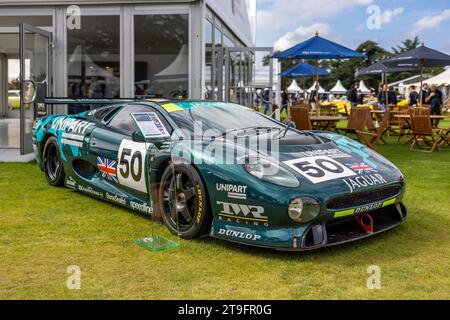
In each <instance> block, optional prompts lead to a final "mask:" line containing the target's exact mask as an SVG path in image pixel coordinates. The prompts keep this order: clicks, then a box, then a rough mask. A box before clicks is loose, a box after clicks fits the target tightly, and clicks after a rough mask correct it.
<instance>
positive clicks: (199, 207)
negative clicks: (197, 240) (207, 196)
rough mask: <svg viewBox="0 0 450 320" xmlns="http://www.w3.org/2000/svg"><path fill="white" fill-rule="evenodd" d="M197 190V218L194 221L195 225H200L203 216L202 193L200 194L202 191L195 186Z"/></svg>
mask: <svg viewBox="0 0 450 320" xmlns="http://www.w3.org/2000/svg"><path fill="white" fill-rule="evenodd" d="M195 189H196V190H197V199H198V204H197V217H196V219H195V222H197V224H200V221H201V220H202V215H203V193H202V189H201V188H200V186H199V185H196V188H195Z"/></svg>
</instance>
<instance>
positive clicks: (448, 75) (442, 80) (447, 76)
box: [413, 68, 450, 87]
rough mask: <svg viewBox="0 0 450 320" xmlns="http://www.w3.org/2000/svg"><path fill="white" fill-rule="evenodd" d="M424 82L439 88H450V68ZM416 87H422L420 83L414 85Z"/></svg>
mask: <svg viewBox="0 0 450 320" xmlns="http://www.w3.org/2000/svg"><path fill="white" fill-rule="evenodd" d="M424 82H426V83H428V84H432V83H434V84H436V85H437V86H449V85H450V68H448V69H447V70H445V71H444V72H442V73H440V74H438V75H437V76H434V77H432V78H429V79H427V80H424ZM413 85H415V86H416V87H419V86H420V82H417V83H413Z"/></svg>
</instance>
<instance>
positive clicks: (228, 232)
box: [217, 229, 261, 241]
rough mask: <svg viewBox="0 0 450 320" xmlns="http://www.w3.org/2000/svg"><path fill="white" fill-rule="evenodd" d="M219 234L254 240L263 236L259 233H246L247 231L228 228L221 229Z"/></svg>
mask: <svg viewBox="0 0 450 320" xmlns="http://www.w3.org/2000/svg"><path fill="white" fill-rule="evenodd" d="M217 234H220V235H223V236H227V237H232V238H238V239H245V240H252V241H257V240H260V239H261V236H260V235H258V234H253V233H246V232H241V231H234V230H227V229H219V231H218V232H217Z"/></svg>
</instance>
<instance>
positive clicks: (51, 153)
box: [43, 137, 64, 187]
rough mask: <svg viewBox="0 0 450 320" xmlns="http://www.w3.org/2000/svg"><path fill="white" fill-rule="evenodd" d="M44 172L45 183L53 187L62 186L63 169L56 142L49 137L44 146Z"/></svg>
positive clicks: (53, 138)
mask: <svg viewBox="0 0 450 320" xmlns="http://www.w3.org/2000/svg"><path fill="white" fill-rule="evenodd" d="M43 162H44V172H45V178H46V179H47V182H48V183H49V184H50V185H51V186H54V187H61V186H63V185H64V167H63V163H62V159H61V155H60V152H59V145H58V140H56V138H55V137H50V138H49V139H48V140H47V142H46V143H45V146H44V159H43Z"/></svg>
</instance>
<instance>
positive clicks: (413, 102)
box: [408, 85, 419, 107]
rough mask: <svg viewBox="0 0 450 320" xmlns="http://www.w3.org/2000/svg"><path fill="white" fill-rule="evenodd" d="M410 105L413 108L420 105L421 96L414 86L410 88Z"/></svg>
mask: <svg viewBox="0 0 450 320" xmlns="http://www.w3.org/2000/svg"><path fill="white" fill-rule="evenodd" d="M408 104H409V105H410V106H411V107H415V106H417V105H418V104H419V94H418V93H417V91H416V86H414V85H412V86H410V87H409V99H408Z"/></svg>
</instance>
